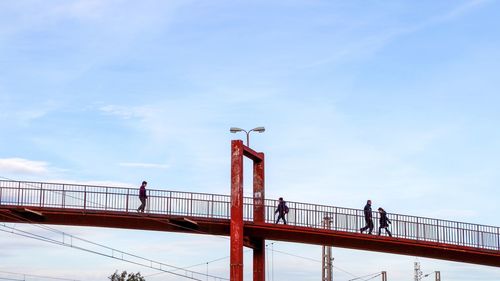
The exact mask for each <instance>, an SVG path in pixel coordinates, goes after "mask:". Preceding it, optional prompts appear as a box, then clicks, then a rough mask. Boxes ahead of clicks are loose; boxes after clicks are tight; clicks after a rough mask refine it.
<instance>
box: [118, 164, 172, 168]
mask: <svg viewBox="0 0 500 281" xmlns="http://www.w3.org/2000/svg"><path fill="white" fill-rule="evenodd" d="M119 165H120V166H122V167H133V168H146V169H149V168H153V169H168V168H169V167H170V165H167V164H155V163H131V162H124V163H120V164H119Z"/></svg>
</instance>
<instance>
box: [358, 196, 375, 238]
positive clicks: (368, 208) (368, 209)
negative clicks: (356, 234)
mask: <svg viewBox="0 0 500 281" xmlns="http://www.w3.org/2000/svg"><path fill="white" fill-rule="evenodd" d="M363 212H364V215H365V222H366V225H365V226H364V227H363V228H361V229H360V230H359V231H360V232H361V233H363V231H365V230H367V229H368V234H372V231H373V219H372V200H368V201H366V205H365V208H364V210H363Z"/></svg>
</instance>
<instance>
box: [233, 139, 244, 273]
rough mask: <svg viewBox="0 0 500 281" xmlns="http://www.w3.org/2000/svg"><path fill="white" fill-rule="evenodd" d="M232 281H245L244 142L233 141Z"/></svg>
mask: <svg viewBox="0 0 500 281" xmlns="http://www.w3.org/2000/svg"><path fill="white" fill-rule="evenodd" d="M230 234H231V253H230V259H231V261H230V262H231V264H230V265H231V267H230V280H231V281H243V142H242V141H241V140H233V141H231V226H230Z"/></svg>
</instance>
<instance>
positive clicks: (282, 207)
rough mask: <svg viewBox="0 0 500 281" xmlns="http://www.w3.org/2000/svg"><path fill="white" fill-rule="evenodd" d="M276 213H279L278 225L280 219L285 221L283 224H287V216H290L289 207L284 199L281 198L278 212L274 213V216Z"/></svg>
mask: <svg viewBox="0 0 500 281" xmlns="http://www.w3.org/2000/svg"><path fill="white" fill-rule="evenodd" d="M276 213H278V219H277V220H276V223H278V222H279V221H280V219H283V223H284V224H286V219H285V214H288V206H287V205H286V202H285V201H284V200H283V197H280V198H279V200H278V207H277V208H276V211H274V214H276Z"/></svg>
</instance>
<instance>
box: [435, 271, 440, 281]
mask: <svg viewBox="0 0 500 281" xmlns="http://www.w3.org/2000/svg"><path fill="white" fill-rule="evenodd" d="M435 273H436V281H441V271H436V272H435Z"/></svg>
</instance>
